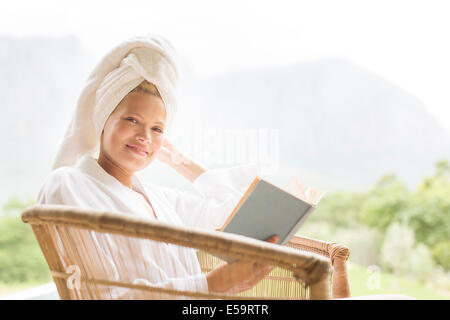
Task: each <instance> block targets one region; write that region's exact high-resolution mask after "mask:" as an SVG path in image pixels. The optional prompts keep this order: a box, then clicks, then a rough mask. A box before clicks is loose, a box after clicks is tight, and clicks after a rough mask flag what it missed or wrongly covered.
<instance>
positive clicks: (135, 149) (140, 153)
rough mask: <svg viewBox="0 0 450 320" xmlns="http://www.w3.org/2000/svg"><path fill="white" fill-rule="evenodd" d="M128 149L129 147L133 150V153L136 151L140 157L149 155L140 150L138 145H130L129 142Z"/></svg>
mask: <svg viewBox="0 0 450 320" xmlns="http://www.w3.org/2000/svg"><path fill="white" fill-rule="evenodd" d="M127 149H128V150H129V151H131V152H132V153H134V154H136V155H138V156H140V157H146V156H147V152H144V151H140V150H138V149H137V148H136V147H133V146H130V145H128V144H127Z"/></svg>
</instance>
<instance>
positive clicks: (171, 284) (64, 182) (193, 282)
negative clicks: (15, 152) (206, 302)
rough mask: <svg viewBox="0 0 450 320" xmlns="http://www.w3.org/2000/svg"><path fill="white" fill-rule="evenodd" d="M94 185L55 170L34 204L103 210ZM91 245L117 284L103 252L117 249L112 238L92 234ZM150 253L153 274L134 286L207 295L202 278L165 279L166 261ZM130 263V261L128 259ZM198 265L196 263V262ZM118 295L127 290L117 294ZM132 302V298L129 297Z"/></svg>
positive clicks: (71, 173)
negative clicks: (98, 253)
mask: <svg viewBox="0 0 450 320" xmlns="http://www.w3.org/2000/svg"><path fill="white" fill-rule="evenodd" d="M95 190H96V188H95V187H94V186H93V185H90V183H89V180H87V179H85V177H83V176H81V175H80V174H79V173H78V172H74V171H72V169H71V168H58V169H57V170H55V171H54V172H53V173H52V174H51V175H50V176H49V177H48V178H47V180H46V182H45V183H44V185H43V187H42V188H41V190H40V192H39V194H38V197H37V204H59V205H70V206H76V207H81V208H92V209H95V208H102V206H104V205H105V202H104V201H106V200H107V199H105V197H104V196H103V197H102V192H101V191H99V190H97V191H96V192H95ZM91 237H92V241H94V242H95V243H97V246H96V247H97V248H98V249H99V250H100V252H102V256H101V257H100V259H102V263H103V266H104V267H105V268H106V269H105V270H108V271H107V272H108V274H109V277H110V278H112V279H115V280H119V272H118V270H117V268H116V267H115V264H114V262H113V261H112V260H111V258H110V254H111V253H110V252H109V250H108V252H106V251H105V250H104V246H105V245H106V246H108V247H109V248H117V249H116V250H119V251H121V250H122V249H120V248H119V247H117V242H116V241H115V238H114V235H110V234H96V233H91ZM126 254H127V253H126V252H122V251H121V255H126ZM152 257H153V256H152V254H151V253H150V258H149V259H146V261H147V263H148V265H149V267H150V269H151V270H153V272H152V273H151V274H149V278H150V279H136V280H135V283H138V284H146V285H151V286H157V287H163V288H170V289H177V290H185V291H196V292H208V282H207V280H206V275H205V274H198V275H191V276H185V277H167V276H166V275H165V273H164V266H165V265H167V261H165V257H164V256H163V255H161V254H158V253H156V252H155V255H154V257H159V258H157V259H159V260H158V261H159V263H157V262H156V261H155V260H154V259H153V258H152ZM130 259H132V257H130ZM196 263H198V262H196ZM118 291H120V292H121V293H123V292H126V291H127V290H125V291H124V290H118ZM130 293H131V291H128V293H125V294H120V297H118V298H127V297H128V296H129V294H130ZM130 298H132V297H130Z"/></svg>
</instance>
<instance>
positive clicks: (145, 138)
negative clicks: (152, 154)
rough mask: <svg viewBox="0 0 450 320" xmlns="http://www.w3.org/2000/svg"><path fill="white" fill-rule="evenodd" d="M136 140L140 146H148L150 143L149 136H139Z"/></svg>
mask: <svg viewBox="0 0 450 320" xmlns="http://www.w3.org/2000/svg"><path fill="white" fill-rule="evenodd" d="M137 139H138V141H139V142H140V143H142V144H149V143H150V142H151V141H152V140H151V138H150V135H147V136H139V137H137Z"/></svg>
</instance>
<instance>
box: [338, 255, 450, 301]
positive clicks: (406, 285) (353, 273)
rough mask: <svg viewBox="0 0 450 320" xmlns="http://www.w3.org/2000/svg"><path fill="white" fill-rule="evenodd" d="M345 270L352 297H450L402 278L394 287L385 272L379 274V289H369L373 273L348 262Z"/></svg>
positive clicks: (434, 298) (390, 275) (391, 279)
mask: <svg viewBox="0 0 450 320" xmlns="http://www.w3.org/2000/svg"><path fill="white" fill-rule="evenodd" d="M347 268H348V270H347V271H348V276H349V281H350V291H351V295H352V297H356V296H366V295H372V294H402V295H408V296H411V297H414V298H416V299H420V300H450V296H445V295H442V294H439V293H437V292H434V291H432V290H431V289H428V288H427V287H426V286H425V285H424V284H422V283H419V282H415V281H413V280H410V279H407V278H404V277H399V278H398V279H397V285H396V284H395V278H394V276H393V275H392V274H389V273H385V272H381V273H380V277H379V279H380V281H379V287H377V288H374V289H369V287H368V280H369V277H371V275H373V273H369V272H368V271H367V268H366V267H363V266H360V265H357V264H353V263H350V262H348V263H347Z"/></svg>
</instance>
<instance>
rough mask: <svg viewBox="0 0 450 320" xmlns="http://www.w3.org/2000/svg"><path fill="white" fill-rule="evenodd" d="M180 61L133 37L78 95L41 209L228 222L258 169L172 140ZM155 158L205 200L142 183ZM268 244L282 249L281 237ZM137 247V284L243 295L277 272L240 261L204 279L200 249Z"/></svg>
mask: <svg viewBox="0 0 450 320" xmlns="http://www.w3.org/2000/svg"><path fill="white" fill-rule="evenodd" d="M176 61H177V59H176V53H175V51H174V49H173V47H172V45H171V44H170V43H169V42H168V41H167V40H166V39H165V38H163V37H161V36H156V35H148V36H143V37H136V38H133V39H129V40H127V41H125V42H123V43H122V44H120V45H118V46H117V47H115V48H114V49H113V50H111V52H110V53H108V54H107V55H106V56H105V57H104V58H103V59H102V61H101V62H100V63H99V65H98V66H97V67H96V68H95V69H94V71H93V72H92V73H91V75H90V77H89V79H88V81H87V84H86V87H85V88H84V90H83V92H82V94H81V95H80V98H79V100H78V104H77V110H76V114H75V117H74V119H73V120H72V122H71V124H70V126H69V128H68V131H67V133H66V136H65V138H64V141H63V143H62V145H61V148H60V150H59V152H58V155H57V157H56V161H55V163H54V165H53V169H54V170H53V171H52V172H51V174H50V175H49V176H48V177H47V180H46V181H45V183H44V185H43V187H42V189H41V190H40V192H39V195H38V199H37V203H38V204H61V205H72V206H78V207H82V208H90V209H99V210H109V211H114V212H120V213H124V214H134V215H138V216H140V217H142V218H145V219H155V220H158V221H163V222H166V223H172V224H179V225H188V226H195V227H202V228H207V229H210V230H215V229H217V228H219V227H220V226H221V225H222V224H223V223H224V221H225V220H226V218H227V216H228V214H229V213H230V212H231V211H232V210H233V208H234V207H235V205H236V204H237V203H238V201H239V199H240V198H241V197H242V195H243V193H244V192H245V190H246V189H247V187H248V186H249V185H250V183H251V181H252V180H253V178H254V177H255V176H256V175H257V172H256V169H255V167H253V166H240V167H233V168H229V169H216V170H206V169H205V168H203V167H202V166H200V165H199V164H197V163H195V162H193V161H192V160H191V159H188V158H187V157H185V156H184V155H182V154H181V152H179V150H177V148H176V147H175V146H174V145H173V144H171V143H170V142H169V141H168V140H167V138H166V137H165V135H166V134H167V131H168V130H169V128H170V126H171V124H172V121H173V118H174V115H175V112H176V105H177V100H176V92H177V86H178V79H179V72H178V66H177V62H176ZM154 159H158V160H160V161H162V162H164V163H166V164H167V165H169V166H170V167H172V168H173V169H174V170H175V171H176V172H178V173H179V174H181V175H182V176H184V177H185V178H186V179H188V180H189V181H190V182H192V183H193V186H194V187H195V188H196V189H197V190H198V191H199V192H200V193H201V194H202V196H198V195H195V194H189V193H187V192H181V191H180V190H177V189H171V188H167V187H162V186H158V185H155V184H152V183H147V184H145V185H144V184H143V183H142V182H141V181H140V179H139V178H138V177H137V176H136V174H135V173H136V172H137V171H140V170H143V169H145V168H146V167H147V166H148V165H150V163H151V162H152V161H154ZM92 237H93V239H92V241H94V242H96V243H98V248H100V250H103V251H102V254H104V255H105V257H106V256H108V254H109V252H108V253H107V252H106V251H105V250H106V249H105V248H106V247H107V248H115V247H116V243H117V242H116V241H117V239H116V238H115V237H114V235H104V234H98V235H92ZM136 241H137V240H136ZM268 241H269V242H273V243H276V242H277V241H278V238H277V237H272V238H270V239H268ZM136 243H138V241H137V242H136ZM136 243H135V244H133V245H136ZM139 246H141V247H140V250H142V252H144V258H143V261H142V266H143V267H142V268H141V269H139V270H135V271H134V272H133V274H136V275H138V277H137V278H136V279H132V280H134V282H135V283H144V284H149V285H154V286H160V287H166V288H173V289H179V290H192V291H200V292H227V293H236V292H241V291H243V290H247V289H249V288H251V287H252V286H254V285H255V284H256V283H257V282H258V281H259V280H260V279H262V278H263V277H264V276H265V275H267V274H268V273H269V272H270V271H271V270H272V266H268V265H262V264H259V263H252V262H249V261H237V262H233V263H227V264H222V265H220V266H219V267H217V268H216V269H214V270H212V271H210V272H209V273H207V274H206V275H205V274H202V273H201V270H200V266H199V263H198V260H197V258H196V254H195V251H194V250H193V249H189V248H181V247H177V246H169V245H165V244H160V243H156V242H148V241H147V242H145V243H144V242H140V244H139ZM116 248H117V247H116ZM118 250H119V249H118ZM127 254H128V256H127ZM130 254H131V253H130V252H128V253H127V252H123V251H121V252H120V255H121V256H122V258H123V259H124V261H127V259H133V256H130ZM109 255H110V254H109ZM124 257H125V258H124ZM101 263H102V265H106V267H105V270H108V272H110V275H111V277H112V278H113V279H114V278H116V279H117V278H118V273H117V270H116V269H115V266H114V262H112V261H111V260H108V259H106V258H105V259H103V260H102V261H101ZM139 264H140V263H138V265H139ZM126 294H127V293H126V292H124V291H123V290H117V291H116V292H115V293H111V296H110V297H111V298H120V297H129V296H127V295H126Z"/></svg>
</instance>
